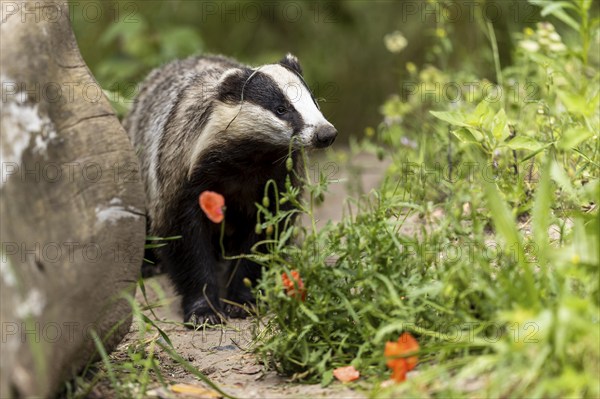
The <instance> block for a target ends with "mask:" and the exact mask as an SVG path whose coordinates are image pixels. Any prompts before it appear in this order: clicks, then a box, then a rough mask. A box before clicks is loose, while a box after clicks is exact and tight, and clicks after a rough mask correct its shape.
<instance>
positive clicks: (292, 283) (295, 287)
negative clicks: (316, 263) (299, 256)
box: [281, 270, 306, 301]
mask: <svg viewBox="0 0 600 399" xmlns="http://www.w3.org/2000/svg"><path fill="white" fill-rule="evenodd" d="M290 274H291V277H292V278H291V279H290V276H288V274H287V273H283V274H282V275H281V280H282V281H283V286H284V288H285V291H286V294H287V295H288V296H291V297H296V298H299V299H301V300H302V301H305V300H306V290H305V289H304V282H303V281H302V278H300V273H298V271H297V270H292V271H291V272H290Z"/></svg>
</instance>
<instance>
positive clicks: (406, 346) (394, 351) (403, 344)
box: [383, 332, 419, 382]
mask: <svg viewBox="0 0 600 399" xmlns="http://www.w3.org/2000/svg"><path fill="white" fill-rule="evenodd" d="M418 350H419V343H418V342H417V340H416V339H415V338H414V337H413V336H412V335H410V333H408V332H404V333H402V335H400V338H398V341H397V342H386V343H385V351H384V353H383V354H384V355H385V357H386V358H388V360H387V362H386V365H387V366H388V367H389V368H391V369H392V379H393V380H394V381H398V382H401V381H404V380H406V373H407V372H409V371H410V370H412V369H414V368H415V366H416V365H417V362H418V358H417V356H409V357H399V356H404V355H406V354H408V353H413V352H417V351H418Z"/></svg>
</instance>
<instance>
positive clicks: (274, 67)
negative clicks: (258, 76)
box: [260, 64, 331, 144]
mask: <svg viewBox="0 0 600 399" xmlns="http://www.w3.org/2000/svg"><path fill="white" fill-rule="evenodd" d="M260 71H261V72H262V73H264V74H266V75H268V76H270V77H271V79H273V80H274V81H275V82H276V83H277V85H278V86H279V87H280V88H281V90H282V91H283V93H284V94H285V95H286V97H287V98H288V100H289V102H290V103H291V104H292V105H293V106H294V108H296V110H297V111H298V112H299V113H300V115H301V116H302V119H303V120H304V124H305V128H304V129H303V130H302V132H301V133H300V137H301V138H302V141H303V142H304V143H305V144H308V143H310V141H311V140H312V136H313V134H314V131H315V128H317V127H319V126H324V125H331V124H330V123H329V122H328V121H327V120H326V119H325V117H324V116H323V114H322V113H321V111H320V110H319V109H318V108H317V106H316V104H315V103H314V101H313V98H312V95H311V93H310V91H309V90H308V89H307V88H306V85H305V84H304V83H303V82H302V80H301V79H300V78H299V77H298V75H296V74H295V73H293V72H292V71H290V70H289V69H287V68H285V67H283V66H281V65H279V64H270V65H265V66H263V67H261V69H260Z"/></svg>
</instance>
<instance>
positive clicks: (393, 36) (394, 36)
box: [383, 31, 408, 54]
mask: <svg viewBox="0 0 600 399" xmlns="http://www.w3.org/2000/svg"><path fill="white" fill-rule="evenodd" d="M383 42H384V43H385V47H386V48H387V49H388V51H389V52H390V53H394V54H397V53H399V52H401V51H402V50H404V48H405V47H406V46H407V45H408V40H406V38H405V37H404V35H403V34H402V32H400V31H395V32H392V33H388V34H387V35H385V36H384V38H383Z"/></svg>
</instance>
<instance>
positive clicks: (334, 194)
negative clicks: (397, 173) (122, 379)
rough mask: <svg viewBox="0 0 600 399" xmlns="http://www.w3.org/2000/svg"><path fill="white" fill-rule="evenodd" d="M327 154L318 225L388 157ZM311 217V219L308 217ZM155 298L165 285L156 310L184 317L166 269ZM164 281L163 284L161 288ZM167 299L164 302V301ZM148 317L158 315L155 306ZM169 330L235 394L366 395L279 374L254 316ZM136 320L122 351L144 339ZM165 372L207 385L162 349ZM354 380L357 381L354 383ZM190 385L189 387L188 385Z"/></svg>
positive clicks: (368, 185)
mask: <svg viewBox="0 0 600 399" xmlns="http://www.w3.org/2000/svg"><path fill="white" fill-rule="evenodd" d="M328 162H329V161H327V160H322V161H321V160H319V161H317V162H316V163H315V165H317V164H318V165H319V166H318V167H320V168H327V173H329V176H330V179H332V180H333V182H332V184H330V194H329V195H327V196H326V198H325V202H324V203H323V204H322V205H321V206H320V207H319V208H317V209H316V219H317V221H318V223H317V225H320V224H321V223H324V222H326V221H328V220H333V221H337V220H340V219H341V217H342V211H343V206H342V204H343V200H344V199H345V198H346V196H347V195H348V186H349V184H348V183H350V185H351V186H353V187H354V190H356V187H357V186H358V187H359V191H362V192H368V191H369V190H371V189H372V188H375V187H377V185H378V184H379V182H380V179H381V176H382V175H383V173H384V171H385V168H386V167H387V165H388V163H387V162H379V161H378V160H377V159H376V158H375V157H373V156H371V155H368V154H361V155H359V156H358V157H354V158H353V165H360V166H358V169H356V168H357V167H356V166H354V167H352V168H350V169H348V168H345V167H339V166H338V164H334V165H331V164H329V163H328ZM303 222H304V223H306V222H307V221H303ZM145 286H146V290H147V294H148V297H149V298H148V299H149V301H150V303H152V302H153V301H154V300H156V299H157V298H159V296H157V293H156V291H157V290H158V291H160V290H164V296H163V295H162V294H161V295H160V297H162V298H163V301H166V304H165V306H162V307H160V308H157V309H155V313H156V316H158V318H159V319H160V320H162V321H165V322H167V321H169V320H173V321H181V320H182V316H181V312H180V309H179V307H180V302H179V298H177V296H176V295H175V293H174V291H173V288H172V286H171V284H170V282H169V281H168V278H167V277H166V276H165V275H160V276H156V277H152V278H150V279H147V280H146V282H145ZM157 287H160V288H157ZM137 300H138V303H142V304H143V303H144V298H143V296H142V294H141V292H140V290H138V292H137ZM163 303H164V302H163ZM147 315H148V317H151V318H153V316H152V315H151V314H149V312H147ZM159 325H160V326H161V328H163V329H164V331H165V332H166V333H167V335H168V336H169V338H170V340H171V342H172V343H173V345H174V347H175V349H176V350H177V352H178V353H179V354H180V355H181V356H182V357H183V358H184V359H186V360H188V361H189V362H190V363H191V364H192V365H194V366H195V367H196V368H197V369H198V370H200V371H201V372H202V373H203V374H204V375H206V376H207V377H208V378H209V379H211V380H212V381H213V382H214V383H216V384H217V385H219V387H220V388H221V389H222V390H223V391H225V392H227V393H228V394H230V395H233V396H236V397H239V398H307V397H313V398H363V397H365V393H364V392H360V391H359V390H352V389H350V388H349V386H348V385H344V384H341V383H338V382H336V383H333V384H331V385H330V386H329V387H327V388H322V387H321V386H320V385H318V384H317V385H308V384H299V383H293V382H290V381H289V378H287V377H283V376H279V375H277V374H276V373H275V372H274V371H267V370H265V369H264V367H263V366H262V365H261V364H260V362H259V361H258V359H256V357H255V356H254V355H253V354H252V353H250V352H249V351H248V348H249V346H250V343H251V339H252V327H253V326H252V321H250V320H239V319H235V320H231V321H230V323H229V324H228V325H227V327H223V328H218V329H211V330H204V331H191V330H189V329H186V328H185V327H183V326H181V325H178V324H169V323H159ZM136 334H137V333H136V326H135V325H134V326H132V331H131V332H130V333H129V334H128V336H127V337H126V338H125V340H124V341H123V342H122V343H121V344H120V345H119V347H118V349H117V353H116V354H115V356H118V355H119V352H123V353H126V350H127V349H126V348H127V346H128V345H130V344H131V343H132V342H135V341H136V340H137V339H138V336H137V335H136ZM159 358H160V359H161V367H162V369H163V374H164V375H165V377H167V378H168V379H169V381H170V382H172V383H178V384H189V385H193V386H198V387H202V386H204V387H206V385H204V384H203V383H202V382H201V381H200V380H199V379H198V378H197V377H196V376H194V375H193V374H191V373H188V372H187V371H186V370H185V369H184V368H183V367H182V366H180V365H178V364H177V363H176V362H174V361H173V360H171V359H170V357H169V355H168V354H166V353H160V354H159ZM353 386H356V384H354V385H353ZM182 389H183V390H188V389H189V387H183V388H182ZM214 394H215V393H214V392H213V393H211V392H210V391H208V392H204V393H203V392H202V391H199V392H198V393H196V394H193V393H190V392H189V391H188V394H182V393H174V392H171V391H167V390H165V389H164V388H154V389H152V388H151V389H150V390H149V391H147V392H146V395H147V396H149V397H152V396H153V397H160V398H168V397H172V398H181V397H218V396H212V395H214Z"/></svg>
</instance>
